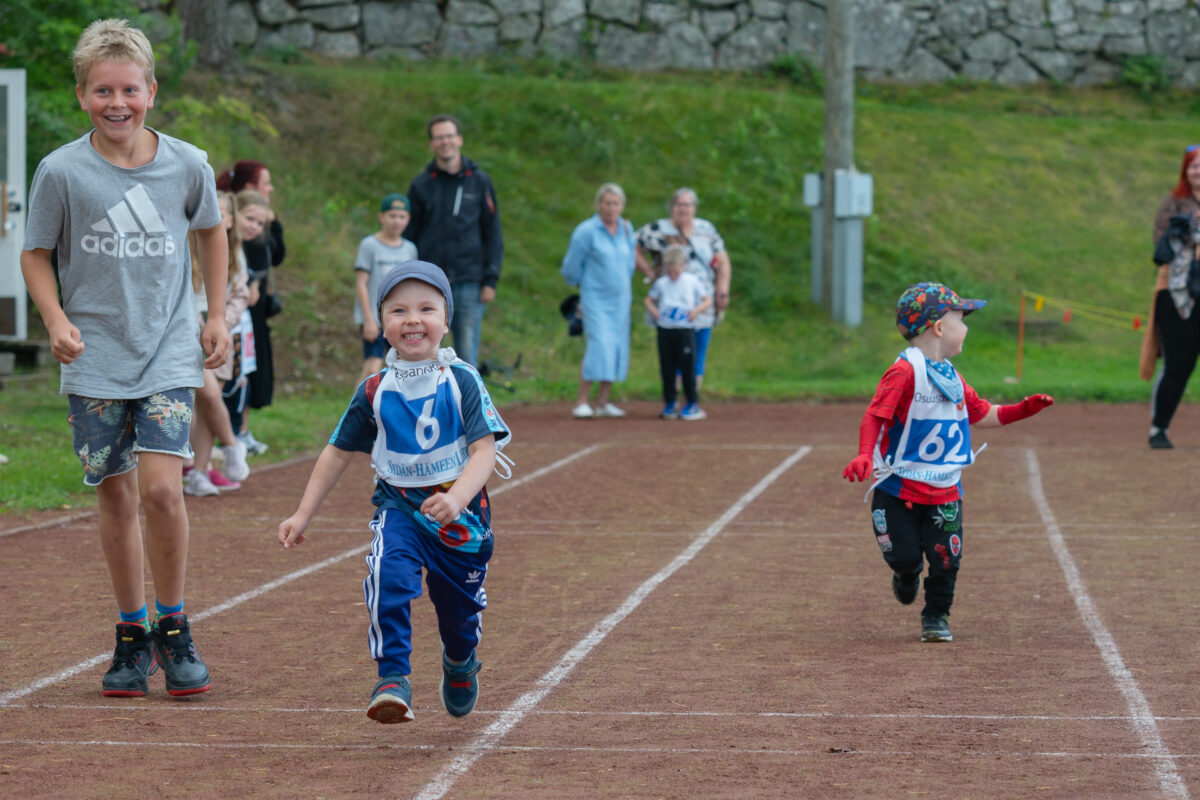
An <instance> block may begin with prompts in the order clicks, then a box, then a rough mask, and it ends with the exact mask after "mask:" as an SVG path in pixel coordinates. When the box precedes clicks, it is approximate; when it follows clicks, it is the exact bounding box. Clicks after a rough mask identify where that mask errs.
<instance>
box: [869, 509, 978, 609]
mask: <svg viewBox="0 0 1200 800" xmlns="http://www.w3.org/2000/svg"><path fill="white" fill-rule="evenodd" d="M871 522H872V527H873V530H872V533H873V534H874V535H875V541H876V542H877V543H878V544H879V549H880V550H881V551H883V560H884V561H886V562H887V565H888V566H889V567H891V568H892V571H893V572H897V573H899V574H901V575H914V574H918V573H920V572H921V570H922V568H923V564H922V563H921V561H922V557H924V560H925V561H928V562H929V574H928V575H926V576H925V607H924V608H923V609H921V613H922V614H949V613H950V606H951V605H952V604H953V603H954V582H955V580H956V579H957V578H958V563H959V561H960V560H961V558H962V536H963V531H962V500H955V501H954V502H953V503H942V504H941V505H932V506H929V505H921V504H920V503H911V504H910V503H908V502H907V501H905V500H901V499H900V498H898V497H893V496H892V495H890V494H886V493H884V492H881V491H878V490H877V491H876V492H875V493H874V497H873V498H872V499H871Z"/></svg>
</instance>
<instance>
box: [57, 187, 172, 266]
mask: <svg viewBox="0 0 1200 800" xmlns="http://www.w3.org/2000/svg"><path fill="white" fill-rule="evenodd" d="M92 230H93V231H96V233H88V234H84V236H83V238H82V239H81V240H80V243H79V244H80V246H81V247H82V248H83V252H85V253H90V254H92V255H96V254H102V255H106V256H114V257H116V258H138V257H140V256H149V257H157V256H164V255H168V256H169V255H173V254H174V253H175V239H174V238H173V237H172V236H171V235H170V234H169V233H167V226H166V224H165V223H164V222H163V220H162V217H161V216H159V214H158V209H156V208H155V207H154V203H153V202H151V200H150V195H149V193H148V192H147V191H146V187H145V186H143V185H142V184H140V183H139V184H138V185H137V186H135V187H133V188H132V189H130V190H129V191H128V192H126V193H125V197H124V199H122V200H121V202H119V203H117V204H116V205H115V206H113V207H112V208H110V209H108V211H107V212H105V217H104V219H102V220H100V221H99V222H94V223H92Z"/></svg>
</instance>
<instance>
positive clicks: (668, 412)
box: [658, 403, 679, 419]
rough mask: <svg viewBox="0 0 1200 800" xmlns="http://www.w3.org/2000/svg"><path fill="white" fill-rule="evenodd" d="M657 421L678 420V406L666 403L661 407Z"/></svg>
mask: <svg viewBox="0 0 1200 800" xmlns="http://www.w3.org/2000/svg"><path fill="white" fill-rule="evenodd" d="M658 418H659V419H679V406H677V405H675V404H674V403H667V404H666V405H665V406H663V410H662V411H661V412H659V415H658Z"/></svg>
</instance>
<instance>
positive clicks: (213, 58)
mask: <svg viewBox="0 0 1200 800" xmlns="http://www.w3.org/2000/svg"><path fill="white" fill-rule="evenodd" d="M176 8H177V9H178V11H179V20H180V22H181V23H182V28H183V30H182V33H183V38H184V40H185V41H187V40H191V41H193V42H195V43H196V44H197V45H198V49H197V51H196V63H197V64H198V65H200V66H201V67H204V68H205V69H210V70H214V71H217V72H222V73H226V74H228V73H232V72H237V71H238V70H239V69H240V67H241V64H240V63H239V62H238V60H237V54H236V53H234V51H233V37H231V36H230V34H229V2H228V0H178V3H176Z"/></svg>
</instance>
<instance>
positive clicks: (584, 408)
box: [571, 403, 596, 419]
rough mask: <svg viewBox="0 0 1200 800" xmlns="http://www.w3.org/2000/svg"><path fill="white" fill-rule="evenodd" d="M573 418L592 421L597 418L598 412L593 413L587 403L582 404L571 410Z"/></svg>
mask: <svg viewBox="0 0 1200 800" xmlns="http://www.w3.org/2000/svg"><path fill="white" fill-rule="evenodd" d="M571 416H572V417H574V418H575V419H591V418H592V417H594V416H596V412H595V411H592V407H591V406H589V405H588V404H587V403H580V404H579V405H577V406H575V407H574V408H572V409H571Z"/></svg>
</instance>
